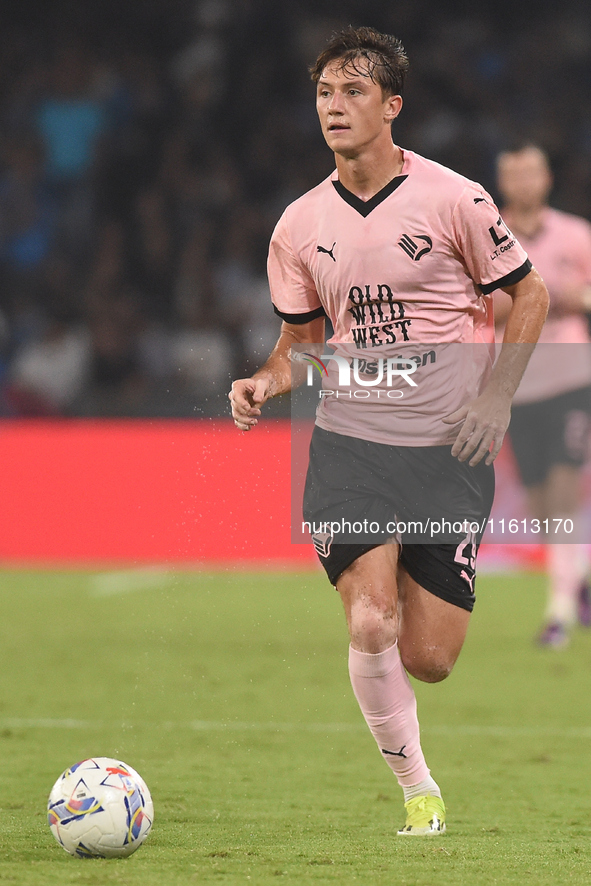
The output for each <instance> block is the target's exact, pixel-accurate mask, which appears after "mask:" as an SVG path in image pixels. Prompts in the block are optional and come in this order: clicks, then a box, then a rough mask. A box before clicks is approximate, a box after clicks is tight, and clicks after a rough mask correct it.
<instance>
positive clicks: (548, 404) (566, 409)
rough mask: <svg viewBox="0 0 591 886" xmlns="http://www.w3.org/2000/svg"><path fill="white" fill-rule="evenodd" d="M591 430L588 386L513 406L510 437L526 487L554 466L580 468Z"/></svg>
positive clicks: (590, 391) (590, 396) (583, 461)
mask: <svg viewBox="0 0 591 886" xmlns="http://www.w3.org/2000/svg"><path fill="white" fill-rule="evenodd" d="M590 430H591V388H588V387H586V388H578V389H577V390H576V391H568V392H567V393H565V394H558V396H556V397H551V398H550V399H548V400H540V401H538V402H536V403H523V404H519V405H517V406H513V409H512V415H511V424H510V426H509V437H510V439H511V446H512V448H513V452H514V453H515V460H516V461H517V467H518V469H519V473H520V475H521V480H522V482H523V484H524V485H525V486H536V485H537V484H538V483H543V482H544V480H546V478H547V477H548V474H549V473H550V469H551V468H553V467H554V466H555V465H573V466H575V467H581V466H582V465H583V464H584V463H585V461H586V458H587V454H588V441H589V433H590Z"/></svg>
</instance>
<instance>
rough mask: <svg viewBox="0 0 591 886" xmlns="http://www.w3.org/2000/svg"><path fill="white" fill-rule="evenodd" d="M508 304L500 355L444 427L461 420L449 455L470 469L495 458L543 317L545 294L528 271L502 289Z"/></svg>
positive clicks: (539, 281)
mask: <svg viewBox="0 0 591 886" xmlns="http://www.w3.org/2000/svg"><path fill="white" fill-rule="evenodd" d="M503 292H506V293H507V295H509V296H510V298H511V301H512V304H511V310H510V311H509V315H508V317H507V325H506V327H505V335H504V338H503V346H502V348H501V353H500V354H499V358H498V360H497V362H496V364H495V366H494V369H493V371H492V373H491V377H490V379H489V381H488V384H487V385H486V387H485V389H484V391H483V392H482V394H481V395H480V396H479V397H477V398H476V400H473V401H472V403H468V404H466V406H463V407H462V408H461V409H458V410H457V411H456V412H454V413H452V414H451V415H449V416H448V417H447V418H446V419H444V421H445V422H446V423H448V424H455V423H456V422H460V421H461V422H463V424H462V426H461V428H460V431H459V433H458V436H457V438H456V441H455V443H454V445H453V447H452V455H454V456H456V457H457V458H458V459H459V461H466V460H467V459H470V461H469V462H468V463H469V464H470V465H471V466H474V465H477V464H478V462H479V461H481V460H482V459H483V458H486V464H492V462H493V461H494V460H495V458H496V457H497V455H498V454H499V451H500V449H501V445H502V443H503V438H504V436H505V433H506V431H507V428H508V427H509V421H510V418H511V401H512V399H513V396H514V394H515V391H516V390H517V387H518V385H519V382H520V381H521V377H522V376H523V373H524V372H525V368H526V366H527V364H528V361H529V358H530V356H531V354H532V351H533V349H534V347H535V344H536V342H537V340H538V338H539V336H540V332H541V331H542V326H543V325H544V321H545V319H546V315H547V313H548V304H549V297H548V290H547V289H546V286H545V284H544V281H543V280H542V278H541V277H540V275H539V274H538V272H537V271H536V270H535V269H534V268H532V270H531V271H530V273H529V274H528V275H527V276H526V277H524V278H523V279H522V280H520V281H519V283H515V284H514V285H513V286H507V287H504V288H503Z"/></svg>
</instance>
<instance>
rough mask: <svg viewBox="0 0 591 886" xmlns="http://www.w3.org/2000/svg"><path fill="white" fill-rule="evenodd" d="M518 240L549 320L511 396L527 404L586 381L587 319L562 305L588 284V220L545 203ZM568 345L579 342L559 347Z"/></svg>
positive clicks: (590, 370) (589, 368)
mask: <svg viewBox="0 0 591 886" xmlns="http://www.w3.org/2000/svg"><path fill="white" fill-rule="evenodd" d="M508 221H509V222H510V216H508ZM521 239H522V242H523V244H524V246H525V247H526V248H527V251H528V254H529V256H530V258H531V260H532V262H533V264H534V265H535V268H536V270H537V271H538V272H539V273H540V274H541V276H542V277H543V279H544V283H545V284H546V286H547V288H548V293H549V295H550V310H549V313H548V319H547V320H546V323H545V325H544V328H543V329H542V334H541V335H540V338H539V344H538V346H537V347H536V350H535V351H534V353H533V355H532V358H531V360H530V362H529V365H528V367H527V370H526V372H525V375H524V376H523V379H522V381H521V384H520V385H519V388H518V390H517V393H516V395H515V398H514V402H515V403H528V402H534V401H538V400H545V399H547V398H549V397H554V396H556V395H557V394H563V393H565V392H566V391H572V390H576V389H577V388H580V387H584V386H586V385H589V384H591V348H590V347H588V345H589V343H590V341H591V339H590V337H589V326H588V323H587V318H586V317H585V316H584V315H583V314H581V313H576V314H573V313H568V312H566V311H565V310H564V308H563V304H564V299H565V296H566V295H567V294H568V293H569V292H571V291H574V290H577V289H580V288H582V287H583V286H588V285H590V284H591V225H590V224H589V222H587V221H585V219H582V218H578V217H577V216H575V215H569V214H567V213H566V212H559V211H558V210H556V209H549V208H547V209H545V210H544V213H543V217H542V227H541V228H540V230H539V231H538V232H537V233H536V234H535V235H534V236H533V237H522V238H521ZM567 344H570V345H573V344H578V345H580V347H575V348H573V347H570V348H565V347H558V345H567ZM585 345H587V347H585Z"/></svg>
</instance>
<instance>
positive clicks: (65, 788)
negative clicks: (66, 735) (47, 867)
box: [47, 757, 154, 858]
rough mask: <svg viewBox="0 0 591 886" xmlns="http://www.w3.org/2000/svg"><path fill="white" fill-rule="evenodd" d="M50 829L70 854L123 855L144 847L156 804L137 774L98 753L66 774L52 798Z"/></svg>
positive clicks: (53, 790)
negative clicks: (99, 755)
mask: <svg viewBox="0 0 591 886" xmlns="http://www.w3.org/2000/svg"><path fill="white" fill-rule="evenodd" d="M47 818H48V821H49V827H50V828H51V833H52V834H53V836H54V837H55V839H56V840H57V841H58V843H59V844H60V846H63V848H64V849H65V850H66V852H69V853H70V855H77V856H79V857H80V858H124V857H125V856H127V855H131V853H132V852H135V850H136V849H137V848H138V847H139V846H141V845H142V843H143V842H144V840H145V839H146V837H147V836H148V834H149V833H150V830H151V827H152V822H153V821H154V804H153V803H152V797H151V796H150V791H149V790H148V788H147V786H146V783H145V781H144V780H143V778H141V776H140V775H138V773H137V772H136V771H135V770H134V769H132V768H131V766H128V765H127V764H126V763H122V762H121V761H120V760H112V759H111V758H110V757H93V758H92V759H90V760H83V761H82V763H76V765H75V766H71V767H70V768H69V769H66V771H65V772H63V773H62V774H61V775H60V777H59V778H58V780H57V781H56V783H55V784H54V786H53V788H52V790H51V793H50V795H49V800H48V802H47Z"/></svg>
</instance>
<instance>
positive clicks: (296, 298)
mask: <svg viewBox="0 0 591 886" xmlns="http://www.w3.org/2000/svg"><path fill="white" fill-rule="evenodd" d="M407 66H408V61H407V58H406V55H405V52H404V49H403V47H402V45H401V43H400V41H398V40H397V39H396V38H394V37H391V36H389V35H384V34H379V33H377V32H376V31H374V30H372V29H370V28H358V29H353V28H347V29H345V30H344V31H342V32H340V33H338V34H336V35H335V36H334V38H333V39H332V40H331V41H330V42H329V44H328V45H327V47H326V49H325V50H324V51H323V52H322V53H321V54H320V56H319V57H318V59H317V61H316V63H315V65H314V67H313V68H312V70H311V73H312V79H313V81H314V82H315V83H316V86H317V93H316V106H317V111H318V116H319V119H320V125H321V128H322V132H323V135H324V138H325V140H326V142H327V144H328V146H329V148H331V149H332V150H333V151H334V155H335V160H336V170H335V171H334V172H333V174H331V175H330V177H329V178H327V179H326V180H325V181H323V182H321V183H320V184H319V185H318V186H317V187H315V188H313V189H312V190H311V191H309V192H308V193H307V194H304V195H303V196H302V197H300V198H299V199H298V200H296V201H295V202H294V203H292V204H291V205H290V206H288V208H287V209H286V211H285V212H284V214H283V216H282V217H281V219H280V220H279V222H278V224H277V227H276V229H275V231H274V233H273V236H272V239H271V244H270V252H269V268H268V269H269V281H270V288H271V296H272V300H273V304H274V307H275V311H276V312H277V313H278V314H279V316H280V317H281V318H282V319H283V325H282V329H281V333H280V336H279V339H278V341H277V344H276V346H275V348H274V350H273V352H272V353H271V355H270V357H269V359H268V360H267V362H266V363H265V365H264V366H263V367H262V368H261V369H260V370H258V371H257V372H256V373H255V374H254V375H253V377H252V378H248V379H239V380H238V381H235V382H234V384H233V385H232V391H231V393H230V395H229V396H230V400H231V403H232V415H233V418H234V421H235V424H236V426H237V427H238V428H239V429H241V430H243V431H249V430H251V429H252V428H254V427H255V426H256V424H257V422H258V420H259V417H260V415H261V407H262V405H263V404H264V403H265V401H266V400H267V399H269V397H274V396H277V395H278V394H282V393H284V392H286V391H289V390H290V389H291V386H292V373H291V363H290V350H291V348H292V346H301V345H304V346H306V349H307V350H310V347H311V346H312V344H313V343H322V342H323V341H324V318H325V316H326V317H329V318H330V320H331V322H332V325H333V328H334V335H333V337H332V338H331V340H330V341H329V344H331V345H336V346H337V347H338V346H344V347H347V346H349V347H353V349H355V346H357V348H358V349H359V353H361V354H362V355H364V356H365V357H368V351H369V350H370V349H372V348H379V347H380V345H385V344H388V343H389V342H390V343H392V342H393V343H395V344H396V347H397V348H398V345H399V343H404V342H408V343H412V344H413V345H414V343H419V344H420V343H426V344H429V346H432V345H435V344H441V343H471V342H486V341H492V339H493V335H492V317H491V314H490V302H491V295H490V294H491V293H492V292H493V290H495V289H496V288H498V287H501V288H503V290H504V291H505V292H507V293H508V294H509V296H510V297H511V299H512V308H511V312H510V315H509V318H508V321H507V327H506V335H505V340H506V344H504V345H503V348H502V350H501V354H500V357H499V359H498V361H497V363H496V365H495V367H494V369H493V370H492V372H488V373H486V371H484V374H483V375H482V379H480V380H481V381H482V382H483V384H481V385H480V386H479V387H478V390H477V394H476V396H474V397H472V398H471V399H470V400H469V401H467V402H463V403H462V404H461V405H460V406H459V407H458V408H457V409H454V410H453V411H452V412H451V414H448V412H447V411H446V406H445V398H443V400H442V403H443V406H442V407H441V406H439V409H440V414H439V415H438V416H436V420H433V421H432V422H431V423H430V424H429V430H428V433H427V435H426V436H425V437H424V438H420V439H418V441H415V442H412V443H410V445H409V438H408V435H407V433H406V429H405V422H404V421H400V420H399V419H398V417H397V414H396V411H395V410H394V409H393V408H392V402H393V401H392V400H388V399H382V400H380V401H379V403H381V404H382V407H383V411H384V415H385V419H386V420H383V421H381V422H380V421H377V423H376V424H373V423H372V424H371V427H370V426H369V425H368V426H365V425H364V424H363V422H359V421H349V418H350V416H348V413H347V410H349V408H351V409H352V408H353V407H354V406H355V401H354V400H346V399H342V400H334V398H333V399H332V402H330V403H326V402H322V403H321V406H320V409H319V410H318V413H317V419H316V427H315V428H314V433H313V437H312V443H311V451H310V465H309V470H308V477H307V481H306V490H305V495H304V515H305V517H306V520H309V521H310V522H311V523H313V522H316V521H318V520H322V519H323V518H324V517H326V515H327V514H328V515H330V514H331V513H333V512H338V509H339V508H340V507H341V506H342V504H343V501H345V504H347V503H349V504H351V507H352V508H354V509H357V510H356V513H359V515H360V519H361V520H363V519H364V517H367V515H368V514H369V515H371V514H372V513H373V509H374V508H378V509H380V511H379V512H380V513H382V512H388V509H390V510H389V512H390V513H394V512H395V511H396V509H397V508H398V507H399V505H400V502H401V501H402V499H404V500H405V502H407V503H408V502H410V504H411V505H412V502H413V500H417V501H418V500H419V499H420V498H421V495H422V496H423V497H424V489H425V485H426V480H425V477H426V474H427V473H428V474H429V478H430V480H429V481H428V482H429V483H430V482H431V480H433V483H434V488H435V487H437V489H438V490H439V491H440V490H441V488H444V492H445V494H444V495H443V496H442V498H443V499H447V498H450V499H458V500H459V499H461V500H462V501H466V502H468V505H467V507H469V509H470V510H471V512H472V513H474V514H478V516H479V518H480V517H484V520H486V518H487V516H488V512H489V509H490V505H491V499H492V471H493V468H492V461H493V459H494V457H495V455H496V454H497V452H498V450H499V448H500V445H501V442H502V438H503V435H504V432H505V430H506V428H507V425H508V423H509V416H510V403H511V398H512V395H513V393H514V392H515V389H516V388H517V385H518V383H519V379H520V378H521V375H522V373H523V371H524V369H525V365H526V364H527V360H528V357H529V354H530V353H531V350H532V349H533V346H534V345H533V344H532V343H534V342H535V341H536V339H537V337H538V335H539V332H540V329H541V327H542V324H543V322H544V318H545V315H546V311H547V293H546V290H545V287H544V285H543V283H542V281H541V279H540V277H539V276H538V274H537V272H536V271H535V270H534V269H533V268H532V266H531V264H530V262H529V260H528V258H527V256H526V254H525V252H524V251H523V249H522V248H521V246H520V245H519V244H518V243H517V241H516V240H515V238H514V237H513V236H512V234H511V233H510V232H509V231H508V230H507V228H506V227H505V226H504V224H503V223H502V221H501V219H500V216H499V213H498V210H497V209H496V208H495V206H494V203H493V201H492V199H491V198H490V197H489V195H488V194H487V193H486V192H485V191H484V190H483V189H482V188H481V187H480V186H479V185H477V184H475V183H473V182H471V181H468V180H467V179H465V178H463V177H462V176H460V175H458V174H456V173H455V172H452V171H451V170H449V169H445V168H444V167H442V166H439V165H438V164H436V163H433V162H431V161H429V160H426V159H424V158H423V157H420V156H419V155H417V154H415V153H413V152H412V151H408V150H403V149H402V148H400V147H398V146H397V145H396V144H394V142H393V140H392V131H391V127H392V123H393V122H394V120H395V119H396V117H397V116H398V114H399V113H400V110H401V108H402V97H401V92H402V86H403V81H404V76H405V73H406V70H407ZM418 349H419V348H418V347H417V350H418ZM368 359H369V357H368ZM296 365H297V364H296ZM485 379H486V384H484V380H485ZM424 390H425V391H427V392H428V391H429V390H430V389H429V386H425V387H424ZM325 399H326V398H325ZM428 405H429V408H430V409H431V408H432V407H433V405H434V404H433V403H432V402H431V403H429V404H428ZM435 407H437V403H435ZM441 409H443V411H441ZM430 415H431V417H432V413H430ZM413 439H414V438H413ZM438 494H439V492H438ZM329 519H330V516H329ZM478 540H479V539H478V538H476V537H472V538H470V537H468V538H464V539H463V540H462V538H460V543H458V542H457V541H456V543H455V544H427V543H426V544H406V543H405V542H404V541H402V543H401V542H400V541H399V540H396V539H395V538H382V539H377V540H376V539H370V540H366V541H361V542H355V540H353V541H352V542H351V543H345V544H343V543H337V542H336V541H334V539H332V538H331V537H326V534H320V535H319V536H318V537H316V538H314V541H315V542H316V544H315V547H316V550H317V552H318V554H319V556H320V560H321V562H322V564H323V566H324V568H325V569H326V571H327V574H328V577H329V579H330V581H331V582H332V584H334V585H335V586H336V589H337V591H338V593H339V594H340V596H341V599H342V601H343V605H344V609H345V615H346V619H347V624H348V629H349V634H350V640H351V644H350V648H349V673H350V678H351V683H352V687H353V691H354V693H355V696H356V698H357V700H358V703H359V706H360V708H361V711H362V713H363V716H364V717H365V720H366V722H367V724H368V726H369V728H370V730H371V732H372V734H373V736H374V738H375V739H376V741H377V744H378V747H379V749H380V751H381V753H382V755H383V758H384V760H385V761H386V763H387V764H388V766H390V768H391V769H392V770H393V772H394V773H395V775H396V777H397V779H398V782H399V784H400V785H401V787H402V790H403V793H404V800H405V806H406V813H407V816H406V823H405V825H404V827H403V828H402V830H400V831H399V833H400V834H404V835H411V836H419V835H437V834H441V833H443V831H444V830H445V806H444V804H443V800H442V799H441V791H440V789H439V786H438V785H437V783H436V781H435V780H434V779H433V778H432V776H431V774H430V771H429V769H428V767H427V764H426V762H425V758H424V756H423V752H422V750H421V744H420V738H419V723H418V719H417V710H416V701H415V696H414V692H413V689H412V686H411V684H410V681H409V679H408V676H407V672H408V673H410V674H411V675H413V676H414V677H416V678H417V679H419V680H423V681H426V682H430V683H436V682H438V681H440V680H443V679H444V678H445V677H447V676H448V674H449V673H450V671H451V669H452V667H453V665H454V663H455V661H456V659H457V657H458V655H459V652H460V650H461V648H462V644H463V642H464V637H465V634H466V630H467V627H468V621H469V617H470V611H471V610H472V607H473V604H474V593H473V583H474V575H475V573H474V561H475V555H476V548H477V544H478ZM333 542H334V543H333Z"/></svg>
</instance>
